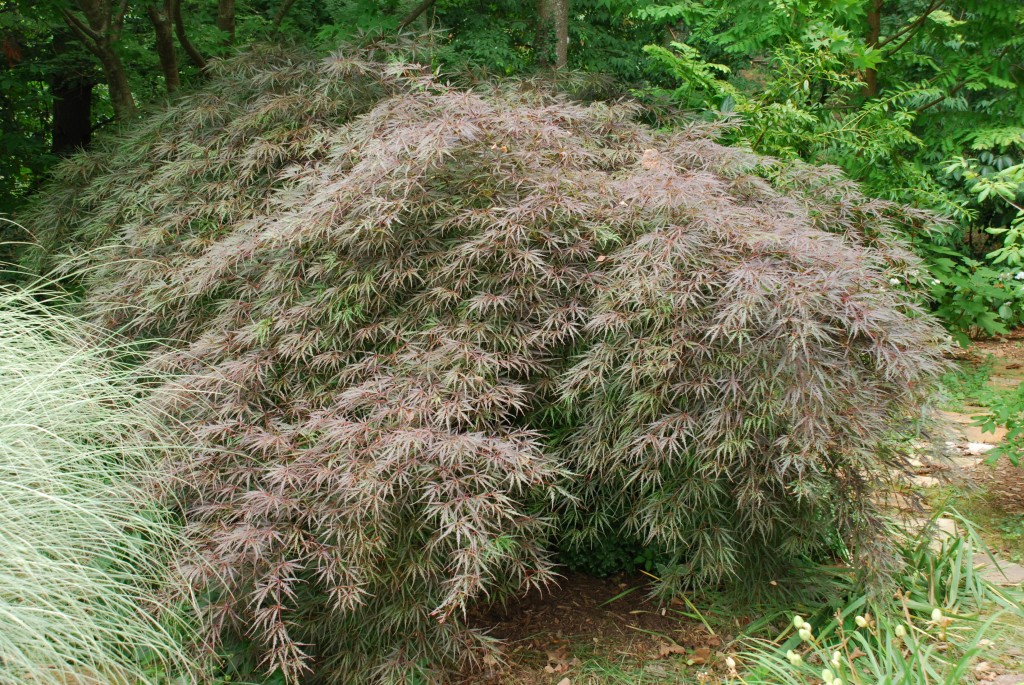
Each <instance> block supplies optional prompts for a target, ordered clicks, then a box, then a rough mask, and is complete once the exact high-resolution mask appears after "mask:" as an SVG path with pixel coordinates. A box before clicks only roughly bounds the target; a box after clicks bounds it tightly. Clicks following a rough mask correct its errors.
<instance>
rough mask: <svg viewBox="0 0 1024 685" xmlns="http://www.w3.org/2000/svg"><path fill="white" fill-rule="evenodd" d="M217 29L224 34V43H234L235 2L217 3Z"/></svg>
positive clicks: (233, 0)
mask: <svg viewBox="0 0 1024 685" xmlns="http://www.w3.org/2000/svg"><path fill="white" fill-rule="evenodd" d="M217 28H218V29H220V30H221V31H222V32H223V33H224V34H225V38H224V42H225V43H226V44H228V45H231V44H233V43H234V42H235V0H220V1H219V2H218V3H217Z"/></svg>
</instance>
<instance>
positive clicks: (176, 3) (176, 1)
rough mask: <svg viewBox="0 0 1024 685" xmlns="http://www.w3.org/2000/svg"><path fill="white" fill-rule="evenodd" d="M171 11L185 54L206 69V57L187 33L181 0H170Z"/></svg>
mask: <svg viewBox="0 0 1024 685" xmlns="http://www.w3.org/2000/svg"><path fill="white" fill-rule="evenodd" d="M170 12H171V18H172V19H173V20H174V34H175V35H176V36H177V37H178V43H179V44H180V45H181V49H182V50H184V51H185V54H186V55H188V57H189V59H190V60H192V63H193V64H195V65H196V66H197V67H199V69H200V70H201V71H206V58H205V57H203V53H201V52H199V50H198V49H197V48H196V46H195V45H193V44H192V41H190V40H189V39H188V34H187V33H185V20H184V19H183V18H182V16H181V0H170Z"/></svg>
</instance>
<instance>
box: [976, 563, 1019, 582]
mask: <svg viewBox="0 0 1024 685" xmlns="http://www.w3.org/2000/svg"><path fill="white" fill-rule="evenodd" d="M998 561H999V566H998V567H997V566H996V565H995V564H993V563H992V560H991V559H984V560H983V561H982V562H981V563H979V564H978V567H979V568H980V570H981V576H982V578H984V579H985V580H987V581H988V582H990V583H992V584H993V585H1002V586H1004V587H1016V586H1018V585H1021V584H1022V583H1024V566H1021V565H1020V564H1015V563H1013V562H1011V561H1003V560H1002V559H999V560H998Z"/></svg>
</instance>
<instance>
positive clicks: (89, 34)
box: [60, 7, 103, 44]
mask: <svg viewBox="0 0 1024 685" xmlns="http://www.w3.org/2000/svg"><path fill="white" fill-rule="evenodd" d="M60 13H61V15H63V17H64V21H66V22H67V24H68V26H70V27H71V30H72V31H74V32H75V33H76V34H77V35H78V37H79V38H83V39H84V42H85V43H86V44H89V43H93V42H95V43H98V42H100V41H101V40H103V36H102V35H100V34H99V33H97V32H96V31H93V30H92V28H90V27H89V26H88V25H87V24H85V23H83V22H82V20H81V19H79V18H78V17H76V16H75V15H74V14H73V13H72V12H71V10H69V9H65V8H63V7H62V8H61V10H60Z"/></svg>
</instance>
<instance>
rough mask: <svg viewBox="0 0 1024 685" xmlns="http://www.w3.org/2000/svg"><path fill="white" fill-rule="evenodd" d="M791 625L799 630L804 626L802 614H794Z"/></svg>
mask: <svg viewBox="0 0 1024 685" xmlns="http://www.w3.org/2000/svg"><path fill="white" fill-rule="evenodd" d="M793 627H794V628H796V629H797V630H800V629H801V628H803V627H804V619H803V617H802V616H794V617H793Z"/></svg>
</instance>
